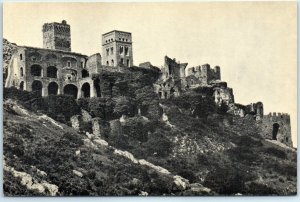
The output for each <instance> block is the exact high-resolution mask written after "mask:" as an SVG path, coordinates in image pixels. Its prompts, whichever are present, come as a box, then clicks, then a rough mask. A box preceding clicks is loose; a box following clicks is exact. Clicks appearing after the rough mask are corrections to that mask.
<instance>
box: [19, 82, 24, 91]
mask: <svg viewBox="0 0 300 202" xmlns="http://www.w3.org/2000/svg"><path fill="white" fill-rule="evenodd" d="M20 90H24V81H21V83H20Z"/></svg>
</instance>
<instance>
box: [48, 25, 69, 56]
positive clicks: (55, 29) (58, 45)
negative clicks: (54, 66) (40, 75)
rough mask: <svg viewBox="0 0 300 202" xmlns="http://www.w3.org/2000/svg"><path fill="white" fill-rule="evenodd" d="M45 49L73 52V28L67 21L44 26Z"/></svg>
mask: <svg viewBox="0 0 300 202" xmlns="http://www.w3.org/2000/svg"><path fill="white" fill-rule="evenodd" d="M43 47H44V48H47V49H55V50H63V51H71V28H70V25H68V24H67V22H66V21H65V20H63V21H62V22H61V23H57V22H52V23H45V24H44V25H43Z"/></svg>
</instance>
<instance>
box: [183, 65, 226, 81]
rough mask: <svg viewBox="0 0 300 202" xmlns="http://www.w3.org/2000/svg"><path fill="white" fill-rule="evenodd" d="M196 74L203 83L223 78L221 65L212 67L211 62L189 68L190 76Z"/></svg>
mask: <svg viewBox="0 0 300 202" xmlns="http://www.w3.org/2000/svg"><path fill="white" fill-rule="evenodd" d="M191 75H193V76H195V77H196V78H198V79H199V81H200V83H201V85H208V84H210V83H211V82H212V81H215V80H220V79H221V70H220V67H219V66H216V67H214V69H211V67H210V65H209V64H204V65H202V66H196V67H191V68H189V69H188V76H191Z"/></svg>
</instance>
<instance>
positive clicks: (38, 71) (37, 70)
mask: <svg viewBox="0 0 300 202" xmlns="http://www.w3.org/2000/svg"><path fill="white" fill-rule="evenodd" d="M31 75H32V76H42V67H41V66H40V65H32V66H31Z"/></svg>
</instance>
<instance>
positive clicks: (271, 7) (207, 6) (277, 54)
mask: <svg viewBox="0 0 300 202" xmlns="http://www.w3.org/2000/svg"><path fill="white" fill-rule="evenodd" d="M296 10H297V7H296V3H295V2H231V3H226V2H223V3H222V2H219V3H216V2H215V3H211V2H210V3H178V2H177V3H17V4H16V3H4V6H3V37H4V38H6V39H8V40H9V41H10V42H14V43H16V44H18V45H27V46H33V47H42V46H43V41H42V39H43V38H42V25H43V24H44V23H46V22H61V21H62V20H66V21H67V23H68V24H69V25H70V26H71V40H72V42H71V44H72V51H74V52H78V53H82V54H85V55H92V54H94V53H97V52H99V53H101V52H102V50H101V34H103V33H106V32H109V31H111V30H115V29H116V30H122V31H127V32H131V33H132V37H133V62H134V64H135V65H138V64H140V63H142V62H145V61H150V62H151V63H152V64H153V65H156V66H161V65H163V62H164V61H163V59H164V56H165V55H168V56H169V57H171V58H176V59H177V61H180V62H187V63H189V65H188V68H189V67H192V66H196V65H202V64H206V63H209V64H210V65H211V66H212V67H214V66H216V65H219V66H220V67H221V78H222V80H223V81H226V82H227V83H228V86H229V87H231V88H233V92H234V96H235V102H236V103H241V104H249V103H254V102H258V101H262V102H263V103H264V112H265V114H268V113H269V112H285V113H289V114H290V115H291V124H292V136H293V137H292V139H293V143H294V146H296V143H297V142H296V141H297V133H296V131H297V128H296V120H297V119H296V118H297V117H296V116H297V21H296V20H297V17H296Z"/></svg>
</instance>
